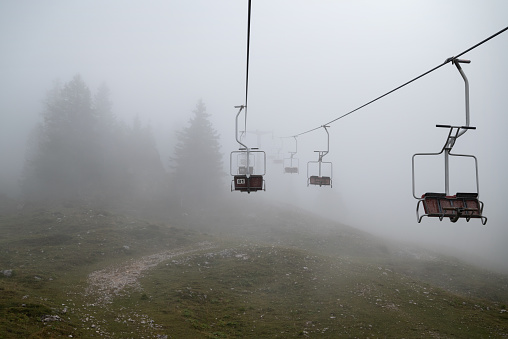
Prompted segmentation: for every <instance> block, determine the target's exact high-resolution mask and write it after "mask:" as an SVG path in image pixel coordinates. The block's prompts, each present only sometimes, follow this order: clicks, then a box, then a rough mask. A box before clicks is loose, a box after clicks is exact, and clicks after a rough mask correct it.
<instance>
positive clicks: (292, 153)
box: [290, 136, 298, 159]
mask: <svg viewBox="0 0 508 339" xmlns="http://www.w3.org/2000/svg"><path fill="white" fill-rule="evenodd" d="M293 138H295V151H294V152H290V153H291V159H293V156H294V155H295V154H296V153H298V139H296V136H293Z"/></svg>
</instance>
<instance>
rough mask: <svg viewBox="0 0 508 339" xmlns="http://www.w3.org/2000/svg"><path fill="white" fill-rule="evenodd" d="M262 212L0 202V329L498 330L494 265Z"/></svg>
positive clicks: (503, 280)
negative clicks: (132, 212)
mask: <svg viewBox="0 0 508 339" xmlns="http://www.w3.org/2000/svg"><path fill="white" fill-rule="evenodd" d="M206 213H210V212H209V211H208V212H206ZM206 213H205V215H206ZM225 215H227V217H225ZM262 216H263V217H259V216H258V217H256V218H250V219H248V220H247V222H248V223H250V225H251V226H252V227H248V228H239V227H236V226H235V225H238V224H239V222H242V223H244V224H245V222H246V221H245V220H246V219H245V218H243V217H242V215H241V214H237V215H235V214H232V213H229V214H224V213H223V212H222V211H216V214H214V215H212V217H211V218H209V219H207V218H206V217H204V216H203V214H200V215H199V216H196V220H192V219H191V220H184V221H181V223H179V221H178V220H177V219H172V222H171V223H172V225H168V224H167V223H166V222H161V221H157V220H156V221H154V220H149V219H148V218H143V219H138V218H135V217H132V216H129V214H126V213H123V214H116V213H112V212H108V211H104V210H92V209H89V208H80V207H76V206H68V207H61V208H55V209H51V210H44V209H39V210H38V209H31V210H30V209H27V210H24V211H23V212H22V213H20V212H12V213H7V212H4V213H3V214H2V215H0V228H1V229H0V234H1V235H2V237H1V239H0V253H1V254H2V255H1V256H0V271H3V270H12V275H10V276H7V275H5V274H2V273H1V272H0V338H21V337H24V338H58V337H69V336H72V337H74V338H90V337H110V338H141V337H144V338H157V336H159V338H164V336H167V338H263V337H267V338H274V337H279V338H292V337H297V338H298V337H302V338H305V337H311V338H312V337H319V338H342V337H343V338H354V337H359V338H366V337H405V338H422V337H440V338H451V337H458V338H465V337H467V338H487V337H507V336H508V312H506V311H505V310H506V306H505V305H506V304H507V303H508V287H507V286H508V283H507V282H508V278H507V277H506V276H504V275H500V274H495V273H493V272H488V271H485V270H481V269H479V268H476V267H473V266H470V265H467V264H464V263H462V262H460V261H458V260H456V259H454V258H450V257H446V256H441V255H437V254H435V253H430V252H426V251H423V250H417V249H415V248H410V249H408V248H407V247H404V246H402V245H398V244H389V243H387V242H384V241H381V240H379V239H376V238H375V237H372V236H370V235H368V234H365V233H363V232H360V231H357V230H355V229H352V228H348V227H346V226H342V225H339V224H336V223H332V222H330V221H327V220H322V219H319V218H316V217H314V216H310V215H305V214H303V213H300V214H297V213H294V211H291V213H290V212H287V211H285V210H283V209H277V208H273V207H263V211H262ZM160 219H161V220H162V218H160ZM197 219H199V220H201V221H199V220H197ZM167 220H169V219H167ZM206 220H213V222H214V223H217V224H216V225H210V223H207V222H206ZM174 225H176V226H174ZM182 225H186V228H183V227H182ZM189 225H190V226H189ZM212 226H213V227H212ZM231 226H233V227H231ZM317 229H319V231H317ZM201 230H204V231H206V232H207V234H205V233H202V231H201ZM203 241H208V242H209V243H210V244H211V246H210V248H207V249H205V248H201V247H200V246H201V245H198V244H200V243H202V242H203ZM176 249H192V250H193V251H192V252H186V253H185V254H181V255H174V256H172V257H171V258H169V257H168V258H167V259H165V260H161V261H160V262H159V263H158V265H156V266H153V267H152V268H151V269H146V270H143V271H142V273H141V274H139V275H138V276H136V279H137V280H136V281H137V284H133V285H129V287H128V288H127V289H124V290H122V291H120V293H119V294H118V295H113V298H112V299H111V300H110V302H102V301H101V299H100V298H98V296H97V293H88V292H87V291H88V290H87V288H88V287H89V282H88V281H87V278H88V275H89V274H90V273H92V272H94V271H97V270H101V269H108V268H111V267H118V268H121V267H124V268H125V267H130V266H128V265H129V264H132V263H133V262H134V261H133V260H141V259H140V258H146V256H148V255H150V254H154V253H163V252H164V253H165V252H167V251H173V250H176ZM415 254H416V255H415ZM44 315H58V316H59V317H60V318H61V321H53V322H43V321H42V320H41V317H43V316H44Z"/></svg>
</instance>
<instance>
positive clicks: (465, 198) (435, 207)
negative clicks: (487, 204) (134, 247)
mask: <svg viewBox="0 0 508 339" xmlns="http://www.w3.org/2000/svg"><path fill="white" fill-rule="evenodd" d="M420 202H422V203H423V208H424V210H425V214H424V215H422V216H421V217H420V219H421V218H423V217H424V216H428V217H437V218H439V220H442V219H443V218H450V221H452V222H457V221H458V220H459V219H460V218H465V219H466V221H469V220H470V219H471V218H480V219H482V223H483V224H484V225H485V223H486V222H487V218H486V217H484V216H483V215H482V212H483V203H482V202H481V201H479V200H478V193H457V194H456V195H452V196H447V195H446V194H444V193H425V194H423V195H422V199H421V200H420Z"/></svg>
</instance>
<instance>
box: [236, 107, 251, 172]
mask: <svg viewBox="0 0 508 339" xmlns="http://www.w3.org/2000/svg"><path fill="white" fill-rule="evenodd" d="M244 107H245V106H244V105H240V106H235V108H238V109H239V110H238V113H236V119H235V138H236V142H237V143H239V144H240V145H241V146H242V147H240V150H245V151H246V152H247V159H246V160H247V164H246V165H247V167H246V169H247V172H246V173H247V178H249V177H250V170H249V168H250V167H249V166H250V164H249V158H250V155H249V153H250V148H249V147H247V145H245V144H244V143H242V142H241V141H240V139H238V116H239V115H240V113H241V112H242V109H244Z"/></svg>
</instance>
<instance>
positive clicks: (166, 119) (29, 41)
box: [0, 0, 508, 271]
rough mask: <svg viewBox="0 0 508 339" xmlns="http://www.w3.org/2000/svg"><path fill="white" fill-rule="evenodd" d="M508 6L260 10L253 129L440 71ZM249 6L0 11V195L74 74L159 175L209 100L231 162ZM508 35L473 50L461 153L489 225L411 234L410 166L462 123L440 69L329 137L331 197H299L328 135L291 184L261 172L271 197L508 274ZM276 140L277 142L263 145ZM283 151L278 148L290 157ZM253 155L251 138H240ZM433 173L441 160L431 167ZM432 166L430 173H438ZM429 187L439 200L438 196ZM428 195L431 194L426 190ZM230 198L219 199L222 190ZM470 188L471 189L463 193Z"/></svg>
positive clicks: (340, 124)
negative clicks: (129, 129) (59, 84)
mask: <svg viewBox="0 0 508 339" xmlns="http://www.w3.org/2000/svg"><path fill="white" fill-rule="evenodd" d="M506 13H508V3H507V2H506V1H504V0H498V1H493V0H487V1H472V0H470V1H458V0H455V1H437V0H421V1H402V0H400V1H328V0H319V1H310V0H306V1H303V0H296V1H295V0H292V1H289V0H284V1H283V0H270V1H268V0H254V1H253V4H252V23H251V60H250V61H251V64H250V82H249V101H248V103H249V110H248V130H250V131H256V130H258V131H263V132H269V133H268V134H264V135H263V136H261V137H260V138H259V142H260V145H258V146H260V147H263V148H264V149H265V150H266V151H267V152H274V151H277V149H278V148H279V147H280V144H281V141H280V139H278V138H279V137H281V136H291V135H295V134H299V133H301V132H304V131H307V130H309V129H312V128H314V127H318V126H320V125H322V124H324V123H326V122H328V121H331V120H333V119H335V118H336V117H338V116H340V115H342V114H344V113H347V112H349V111H350V110H352V109H354V108H356V107H358V106H360V105H363V104H364V103H366V102H368V101H370V100H372V99H374V98H375V97H377V96H379V95H381V94H383V93H385V92H387V91H389V90H391V89H393V88H395V87H397V86H399V85H401V84H402V83H404V82H406V81H408V80H410V79H412V78H414V77H416V76H418V75H420V74H422V73H424V72H426V71H427V70H429V69H431V68H433V67H435V66H437V65H439V64H440V63H442V62H443V61H444V60H445V59H446V58H448V57H451V56H454V55H456V54H458V53H460V52H462V51H464V50H466V49H467V48H469V47H471V46H473V45H475V44H476V43H478V42H480V41H481V40H483V39H485V38H487V37H488V36H490V35H492V34H494V33H495V32H498V31H499V30H501V29H503V28H504V27H506V26H507V25H508V20H506ZM246 26H247V0H245V1H239V0H228V1H226V0H219V1H204V0H203V1H198V0H192V1H174V0H173V1H123V0H122V1H95V0H88V1H65V0H61V1H56V0H48V1H27V0H20V1H3V2H2V3H1V4H0V46H1V49H2V52H1V53H0V69H1V73H0V74H1V78H0V93H1V98H2V99H1V100H0V117H1V126H2V128H1V133H0V154H1V156H2V160H3V161H2V165H1V174H2V175H1V177H0V189H1V191H2V192H3V193H5V194H10V195H14V196H15V195H16V194H17V179H18V175H19V172H20V170H21V168H22V165H23V161H24V151H25V146H26V141H27V136H28V133H29V131H30V130H31V128H32V127H33V126H34V124H35V123H36V122H37V121H38V120H39V119H40V113H41V111H42V101H43V99H44V97H45V94H46V91H47V90H48V89H50V88H51V87H52V82H53V81H54V80H55V79H60V80H61V81H63V82H67V81H69V80H70V79H71V78H72V77H73V76H74V75H75V74H78V73H79V74H81V76H82V77H83V79H84V81H85V82H86V83H87V84H88V85H89V86H90V87H91V89H92V90H95V89H96V88H97V87H98V86H99V85H100V84H101V83H103V82H105V83H106V84H107V85H108V86H109V88H110V89H111V92H112V101H113V104H114V112H115V114H116V115H117V116H118V118H119V119H121V120H123V121H127V122H129V121H131V120H132V119H133V118H134V117H135V116H136V115H138V116H139V117H140V118H141V120H142V121H143V122H144V123H147V124H150V126H151V127H152V130H153V131H154V134H155V136H156V138H157V143H158V145H159V150H160V152H161V156H162V157H163V160H164V162H165V164H167V160H166V159H167V158H168V156H169V155H170V153H171V151H172V149H173V146H174V140H175V131H176V130H178V129H180V128H181V127H182V126H185V124H186V123H187V121H188V119H189V118H190V116H191V111H192V110H193V109H194V107H195V105H196V102H197V101H198V99H203V101H204V102H205V104H206V105H207V111H208V113H210V114H212V118H211V119H212V122H213V124H214V127H215V128H216V129H217V130H218V132H219V133H220V134H221V137H222V143H223V148H222V149H223V151H224V159H225V161H226V163H227V162H229V152H230V151H233V150H235V149H237V145H236V143H235V140H234V117H235V114H236V112H237V110H236V109H235V108H234V107H233V106H235V105H240V104H243V103H244V100H245V54H246ZM507 55H508V32H505V33H503V34H501V35H499V36H498V37H496V38H494V39H493V40H491V41H489V42H487V43H485V44H483V45H482V46H480V47H478V48H476V49H474V50H472V51H470V52H469V53H467V54H466V55H464V56H463V58H467V59H471V60H472V62H471V64H467V65H463V69H464V71H465V73H466V75H467V76H468V78H469V81H470V86H471V88H470V90H471V124H472V125H473V126H476V127H477V130H476V131H469V132H468V133H466V134H465V135H464V136H463V137H461V138H460V139H459V141H458V142H457V144H456V146H455V148H454V150H455V152H456V153H466V154H474V155H476V156H477V157H478V159H479V172H480V195H481V200H482V201H484V202H485V209H484V214H485V215H486V216H487V217H488V218H489V221H488V223H487V225H486V226H482V225H481V223H480V222H479V221H478V220H472V221H470V222H469V223H467V222H465V221H464V220H460V221H459V222H457V223H455V224H452V223H450V222H448V221H443V222H439V221H437V220H431V219H424V220H423V222H422V223H421V224H418V223H417V222H416V217H415V206H416V200H415V199H414V198H413V197H412V191H411V156H412V155H413V153H417V152H438V151H439V150H440V149H441V147H442V146H443V143H444V141H445V133H446V132H445V131H444V130H443V129H438V128H436V127H435V125H436V124H452V125H459V124H464V120H465V117H464V116H465V114H464V85H463V81H462V78H461V77H460V75H459V73H458V72H457V70H456V68H455V67H454V66H452V65H451V64H448V65H446V66H444V67H441V68H440V69H438V70H436V71H435V72H432V73H431V74H429V75H427V76H425V77H424V78H422V79H420V80H418V81H416V82H414V83H412V84H410V85H408V86H407V87H404V88H403V89H401V90H399V91H397V92H395V93H393V94H391V95H389V96H387V97H385V98H383V99H381V100H380V101H377V102H375V103H373V104H371V105H369V106H367V107H366V108H363V109H361V110H359V111H357V112H355V113H353V114H352V115H350V116H348V117H346V118H344V119H341V120H339V121H337V122H335V123H333V124H332V125H331V126H330V128H329V131H330V153H329V154H328V155H327V156H326V157H325V160H327V161H331V162H333V166H334V167H333V169H334V173H333V188H331V189H330V188H328V187H327V188H325V187H322V188H318V187H307V186H306V164H307V162H308V161H311V160H317V155H316V153H314V152H313V151H315V150H323V149H325V148H326V134H325V132H324V130H323V129H319V130H317V131H314V132H312V133H308V134H305V135H302V136H300V137H299V138H298V154H297V155H296V157H298V158H299V161H300V174H299V175H282V169H281V167H280V166H277V167H276V166H274V165H273V164H271V163H269V164H268V169H267V170H268V172H267V175H266V178H265V179H266V185H267V191H266V192H257V193H253V194H250V195H246V194H240V193H236V192H235V193H231V194H236V195H238V199H241V200H242V201H244V202H245V204H246V205H247V206H248V204H249V201H256V200H259V199H265V198H271V199H275V200H280V201H285V202H287V203H290V204H295V205H298V206H301V207H303V208H306V209H308V210H311V211H313V212H315V213H318V214H321V215H325V216H328V217H332V218H334V219H336V220H339V221H341V222H343V223H346V224H350V225H352V226H355V227H358V228H362V229H365V230H367V231H369V232H372V233H375V234H379V235H382V236H385V237H388V238H393V239H397V240H401V239H402V240H408V241H412V242H418V243H422V242H423V243H426V244H427V245H434V246H439V247H441V248H444V249H448V250H450V251H451V252H453V253H462V254H464V255H467V256H470V257H479V258H482V259H485V263H486V264H489V265H494V264H498V265H499V266H498V267H497V268H499V269H502V270H507V271H508V263H507V262H506V260H505V259H506V258H508V246H506V243H507V241H508V227H507V226H508V222H507V216H506V213H505V205H506V194H505V193H506V192H507V191H508V179H507V178H506V173H508V153H507V151H506V146H507V145H508V136H507V134H506V132H505V130H506V129H507V126H508V114H507V112H506V110H507V109H506V107H507V103H508V95H507V93H508V84H507V79H508V65H507V63H506V60H505V59H506V56H507ZM272 133H273V137H272ZM292 141H293V140H292V139H284V142H283V150H284V152H286V153H285V155H286V156H288V153H287V151H289V150H293V147H294V144H293V142H292ZM247 143H248V144H249V146H256V145H257V143H258V139H257V138H256V136H255V135H253V134H249V135H248V138H247ZM439 161H440V160H439ZM438 164H440V163H438ZM454 165H455V166H456V167H452V169H453V177H452V191H460V190H461V189H463V187H465V188H464V189H465V190H468V189H471V188H469V187H470V186H471V185H470V183H471V181H472V180H474V173H473V174H472V175H471V170H470V168H467V169H463V168H464V167H468V166H472V164H471V163H467V162H466V163H464V164H463V163H461V162H460V163H457V164H455V163H452V166H454ZM425 173H428V174H429V175H428V178H422V181H421V182H419V185H421V186H419V187H418V191H419V193H420V194H421V193H424V192H425V191H432V190H434V191H436V190H437V191H439V190H441V191H442V190H443V189H442V188H441V187H442V183H441V182H442V176H443V175H442V173H441V172H439V171H438V172H432V170H431V167H430V165H428V164H425V163H423V162H422V164H421V174H422V176H425ZM436 182H437V183H438V184H437V185H438V186H437V188H434V187H436V186H435V185H436V184H435V183H436ZM425 184H427V185H429V186H432V188H428V187H429V186H425ZM224 189H225V190H229V186H227V185H226V187H224ZM473 189H474V187H473Z"/></svg>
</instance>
